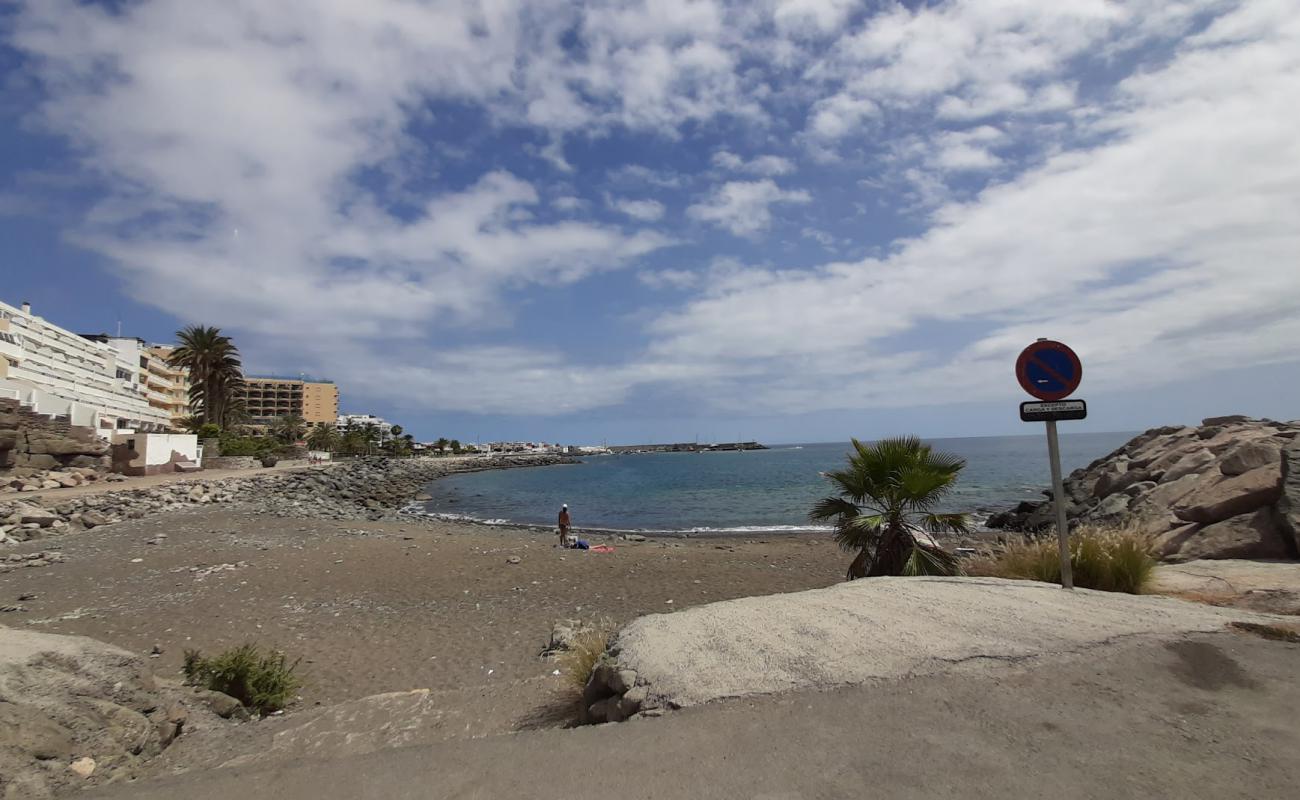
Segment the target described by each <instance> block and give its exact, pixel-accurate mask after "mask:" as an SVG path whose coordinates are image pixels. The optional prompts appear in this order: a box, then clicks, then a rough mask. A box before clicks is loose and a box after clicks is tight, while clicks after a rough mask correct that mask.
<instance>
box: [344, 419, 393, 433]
mask: <svg viewBox="0 0 1300 800" xmlns="http://www.w3.org/2000/svg"><path fill="white" fill-rule="evenodd" d="M349 425H351V426H352V427H354V428H364V427H365V426H367V425H374V426H375V427H376V428H378V429H379V434H380V435H381V436H387V435H388V432H389V431H391V430H392V429H393V426H392V425H390V424H388V423H387V422H385V421H384V419H383V418H382V417H376V416H375V415H374V414H340V415H339V421H338V425H337V426H336V427H337V428H338V429H339V430H340V431H342V430H343V429H344V428H346V427H348V426H349Z"/></svg>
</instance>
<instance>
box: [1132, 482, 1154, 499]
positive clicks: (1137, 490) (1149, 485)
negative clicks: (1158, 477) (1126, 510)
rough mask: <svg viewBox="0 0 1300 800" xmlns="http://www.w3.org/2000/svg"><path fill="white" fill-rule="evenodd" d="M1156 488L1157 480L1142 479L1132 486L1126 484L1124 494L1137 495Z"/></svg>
mask: <svg viewBox="0 0 1300 800" xmlns="http://www.w3.org/2000/svg"><path fill="white" fill-rule="evenodd" d="M1154 488H1156V482H1155V481H1141V482H1139V483H1135V484H1132V485H1131V486H1126V487H1125V488H1124V494H1126V495H1128V496H1129V497H1137V496H1138V495H1141V494H1145V493H1147V492H1149V491H1151V490H1152V489H1154Z"/></svg>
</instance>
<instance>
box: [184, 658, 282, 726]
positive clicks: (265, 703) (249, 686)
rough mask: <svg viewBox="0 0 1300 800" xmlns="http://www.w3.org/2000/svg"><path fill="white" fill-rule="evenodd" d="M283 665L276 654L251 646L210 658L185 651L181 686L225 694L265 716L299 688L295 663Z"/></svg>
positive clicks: (280, 707)
mask: <svg viewBox="0 0 1300 800" xmlns="http://www.w3.org/2000/svg"><path fill="white" fill-rule="evenodd" d="M299 661H301V659H298V660H296V661H294V662H293V663H292V664H289V663H287V661H286V659H285V656H284V653H281V652H279V651H278V650H273V651H267V652H263V651H262V650H261V649H259V648H258V646H257V645H255V644H242V645H240V646H239V647H235V648H232V649H230V650H226V651H225V652H223V653H221V654H220V655H218V656H215V657H213V658H204V657H203V654H202V653H200V652H199V651H198V650H186V651H185V665H184V667H183V669H184V672H185V682H186V683H188V684H190V685H192V686H202V687H203V688H205V689H212V690H213V691H217V692H221V693H223V694H228V695H230V696H231V697H233V698H235V699H236V700H238V701H239V702H241V703H243V704H244V705H245V706H246V707H248V708H251V709H253V710H254V711H256V712H257V713H258V714H260V715H262V716H265V715H267V714H269V713H271V712H272V711H279V710H280V709H282V708H284V707H285V706H286V705H288V704H289V701H290V700H292V699H293V696H294V694H295V693H296V692H297V691H298V690H299V689H300V688H302V679H301V678H299V677H298V675H296V674H295V673H294V671H295V670H296V669H297V668H298V662H299Z"/></svg>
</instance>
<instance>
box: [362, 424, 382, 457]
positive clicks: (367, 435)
mask: <svg viewBox="0 0 1300 800" xmlns="http://www.w3.org/2000/svg"><path fill="white" fill-rule="evenodd" d="M361 438H362V441H364V442H365V444H366V455H370V452H371V448H372V447H373V446H374V444H375V442H378V441H379V438H380V434H379V426H378V425H376V424H375V423H373V422H367V423H366V424H365V425H362V426H361Z"/></svg>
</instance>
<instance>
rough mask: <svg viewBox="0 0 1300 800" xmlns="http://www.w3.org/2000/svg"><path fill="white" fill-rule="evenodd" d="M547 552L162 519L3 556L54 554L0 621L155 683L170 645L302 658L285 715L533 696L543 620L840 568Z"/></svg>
mask: <svg viewBox="0 0 1300 800" xmlns="http://www.w3.org/2000/svg"><path fill="white" fill-rule="evenodd" d="M554 544H555V538H554V537H553V536H552V535H549V534H541V533H529V532H526V531H520V530H513V529H507V530H497V529H492V528H488V527H485V526H479V525H470V524H463V523H447V522H439V521H429V520H423V519H411V520H409V521H400V522H389V521H383V522H360V521H334V520H318V519H307V518H300V519H292V518H277V517H270V516H263V515H254V514H251V513H245V512H240V511H236V510H231V509H224V508H220V509H218V508H212V509H203V510H193V511H178V512H170V513H166V514H162V515H158V516H152V517H148V518H145V519H141V520H126V521H123V522H120V523H117V524H114V525H111V526H107V527H104V528H99V529H96V530H91V531H85V532H81V533H78V534H75V535H69V536H64V537H60V538H58V539H57V540H51V539H45V540H39V541H32V542H27V543H25V544H24V545H22V546H19V547H16V548H13V549H12V550H10V551H9V552H12V553H19V554H21V553H26V552H37V551H49V550H55V549H57V550H58V551H59V552H61V553H62V554H63V556H64V559H65V560H64V561H63V562H62V563H55V564H50V565H48V566H45V567H37V568H28V569H19V570H14V571H12V572H10V573H8V574H5V575H3V576H0V587H2V588H0V591H2V592H3V594H0V603H2V604H6V605H17V606H21V608H22V610H21V611H12V612H9V613H5V614H4V615H3V617H2V618H0V621H3V623H4V624H6V625H10V626H30V627H31V628H32V629H34V630H38V631H43V632H47V633H69V634H82V635H86V636H91V637H94V638H96V639H100V640H103V641H106V642H109V643H111V644H115V645H118V646H121V647H123V648H126V649H128V650H131V651H134V652H140V653H149V652H150V650H151V649H152V648H154V646H155V645H156V646H157V647H158V648H160V649H161V650H162V653H161V655H159V656H158V657H157V658H156V659H154V661H153V664H154V667H155V671H156V672H157V673H158V674H159V675H179V669H180V666H181V663H182V655H183V651H184V650H185V649H186V648H198V649H201V650H203V651H204V652H209V653H211V652H214V651H218V650H221V649H223V648H225V647H229V646H232V645H235V644H239V643H241V642H244V641H254V642H258V643H260V644H264V645H269V646H273V647H278V648H281V649H283V650H284V651H285V652H287V653H288V654H289V656H290V657H291V658H297V657H301V658H302V665H301V669H302V671H303V674H304V676H305V677H306V680H307V685H306V687H305V688H304V689H303V691H302V701H301V703H300V706H299V707H309V706H312V705H315V704H332V703H336V702H339V701H344V700H349V699H354V698H359V697H363V696H366V695H370V694H375V693H378V692H388V691H400V690H408V689H416V688H428V689H433V690H459V689H473V688H475V687H503V686H505V685H507V684H513V683H520V684H521V685H528V686H530V687H532V688H531V689H530V690H529V691H528V692H525V695H527V696H531V698H532V700H535V701H536V703H538V704H542V703H544V702H545V701H546V700H547V698H548V695H549V693H550V691H551V690H552V689H553V688H554V687H556V686H558V685H559V684H560V678H557V677H555V676H554V675H552V672H553V670H554V669H555V665H554V664H553V663H551V662H549V661H547V660H544V659H542V658H540V657H539V653H540V651H541V650H542V649H543V648H544V646H545V645H546V643H547V641H548V638H549V635H550V631H551V628H552V626H553V624H554V623H555V622H557V621H559V620H564V619H582V620H597V619H608V620H610V621H611V622H613V623H615V624H623V623H626V622H627V621H629V620H631V619H633V618H635V617H637V616H639V615H642V614H647V613H655V612H667V611H673V610H675V609H682V608H688V607H690V606H693V605H698V604H701V603H708V602H712V601H716V600H723V599H729V598H733V597H741V596H746V595H755V594H770V593H774V592H788V591H797V590H801V589H808V588H813V587H821V586H827V585H830V584H832V583H835V582H837V581H838V580H840V579H841V576H842V574H843V568H844V567H843V563H844V556H843V555H842V554H841V553H840V552H839V550H838V548H837V547H835V545H834V544H833V543H831V542H830V541H829V539H828V537H827V536H825V535H818V536H813V535H799V536H788V535H787V536H780V537H772V538H769V539H750V540H738V539H725V540H720V539H698V540H696V539H687V540H676V539H674V540H649V541H646V542H628V541H622V540H610V541H609V544H611V545H612V546H613V547H614V552H612V553H592V552H583V551H575V550H561V549H559V548H557V547H555V546H554ZM511 557H518V559H519V562H518V563H510V559H511ZM20 597H22V598H25V599H23V600H21V601H19V599H18V598H20ZM525 682H526V684H525ZM523 699H526V698H523ZM521 701H522V699H521ZM484 722H485V724H486V727H487V728H489V729H496V730H500V729H509V728H510V726H511V725H512V724H513V721H512V720H508V719H507V720H490V721H489V720H485V721H484Z"/></svg>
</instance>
